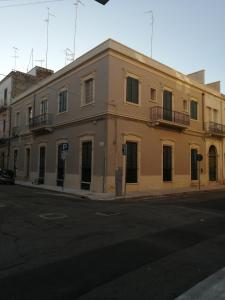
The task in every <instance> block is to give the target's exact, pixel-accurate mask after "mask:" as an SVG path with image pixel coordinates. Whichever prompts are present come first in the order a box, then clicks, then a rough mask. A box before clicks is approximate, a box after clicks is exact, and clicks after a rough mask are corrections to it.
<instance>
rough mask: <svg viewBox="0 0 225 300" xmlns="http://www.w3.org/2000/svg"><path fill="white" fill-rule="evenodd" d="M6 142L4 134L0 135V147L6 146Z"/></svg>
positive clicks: (6, 138)
mask: <svg viewBox="0 0 225 300" xmlns="http://www.w3.org/2000/svg"><path fill="white" fill-rule="evenodd" d="M7 141H8V137H7V136H6V134H5V133H2V134H1V135H0V145H4V144H6V143H7Z"/></svg>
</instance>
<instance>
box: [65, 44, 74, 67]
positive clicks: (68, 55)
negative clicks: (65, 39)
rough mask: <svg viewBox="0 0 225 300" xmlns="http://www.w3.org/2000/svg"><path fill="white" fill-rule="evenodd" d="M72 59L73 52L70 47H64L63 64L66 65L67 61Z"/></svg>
mask: <svg viewBox="0 0 225 300" xmlns="http://www.w3.org/2000/svg"><path fill="white" fill-rule="evenodd" d="M72 61H73V52H72V50H71V49H69V48H66V49H65V66H66V65H67V62H72Z"/></svg>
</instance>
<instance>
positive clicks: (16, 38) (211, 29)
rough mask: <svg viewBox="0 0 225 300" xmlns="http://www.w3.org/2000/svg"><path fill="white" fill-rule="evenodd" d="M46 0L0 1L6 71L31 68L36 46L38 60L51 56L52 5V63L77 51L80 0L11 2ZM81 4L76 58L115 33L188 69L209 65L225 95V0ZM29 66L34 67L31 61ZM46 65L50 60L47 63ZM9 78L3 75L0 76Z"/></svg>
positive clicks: (59, 64)
mask: <svg viewBox="0 0 225 300" xmlns="http://www.w3.org/2000/svg"><path fill="white" fill-rule="evenodd" d="M36 1H43V0H0V36H1V42H0V74H5V75H6V74H8V73H9V72H10V71H11V70H12V69H14V58H13V56H14V50H13V47H16V48H18V49H19V50H18V56H19V57H18V58H17V64H16V69H17V70H20V71H23V72H26V71H27V68H29V69H30V68H31V64H30V65H29V58H30V53H31V50H32V48H33V49H34V64H35V65H40V63H39V62H38V61H37V60H40V59H45V52H46V22H45V21H44V20H45V19H46V18H47V7H49V8H50V12H51V13H52V14H53V15H54V16H55V17H51V18H50V23H49V51H48V68H50V69H52V70H54V71H57V70H59V69H61V68H63V67H64V66H65V49H66V48H70V49H71V50H73V38H74V16H75V6H74V5H73V3H74V2H75V0H64V1H59V2H54V3H53V2H52V3H42V4H36V5H34V4H33V5H29V6H17V7H4V6H7V5H13V4H21V3H27V2H29V3H30V2H36ZM82 2H83V3H84V4H85V5H84V6H83V5H81V4H80V5H79V6H78V19H77V39H76V57H79V56H80V55H82V54H84V53H85V52H87V51H88V50H90V49H92V48H94V47H95V46H97V45H98V44H100V43H101V42H103V41H104V40H106V39H108V38H113V39H115V40H117V41H118V42H121V43H123V44H125V45H126V46H128V47H131V48H133V49H135V50H137V51H139V52H141V53H143V54H145V55H148V56H150V54H151V42H150V41H151V20H150V14H146V13H145V12H146V11H149V10H152V11H153V14H154V33H153V52H152V57H153V58H154V59H155V60H157V61H159V62H161V63H163V64H166V65H168V66H170V67H172V68H174V69H176V70H177V71H180V72H182V73H184V74H188V73H192V72H195V71H198V70H201V69H205V70H206V82H207V83H208V82H214V81H218V80H220V81H221V86H222V92H223V93H224V94H225V0H109V2H108V4H106V5H105V6H103V5H101V4H99V3H97V2H96V1H94V0H82ZM28 65H29V66H28ZM43 66H45V63H43ZM2 78H3V77H2V76H1V75H0V79H2Z"/></svg>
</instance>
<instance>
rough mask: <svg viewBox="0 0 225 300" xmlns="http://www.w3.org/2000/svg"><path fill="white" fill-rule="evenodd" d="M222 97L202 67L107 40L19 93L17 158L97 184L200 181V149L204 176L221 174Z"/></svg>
mask: <svg viewBox="0 0 225 300" xmlns="http://www.w3.org/2000/svg"><path fill="white" fill-rule="evenodd" d="M224 103H225V96H224V95H222V94H221V92H220V84H219V83H218V82H216V83H211V84H207V85H206V84H205V82H204V71H199V72H196V73H193V74H189V75H184V74H181V73H179V72H177V71H175V70H173V69H171V68H169V67H167V66H165V65H163V64H161V63H159V62H157V61H155V60H153V59H150V58H149V57H146V56H144V55H142V54H140V53H138V52H136V51H134V50H132V49H130V48H127V47H126V46H124V45H122V44H119V43H118V42H116V41H113V40H107V41H105V42H104V43H102V44H100V45H99V46H97V47H96V48H94V49H93V50H91V51H89V52H88V53H86V54H84V55H83V56H81V57H80V58H78V59H77V60H76V61H74V62H73V63H71V64H70V65H68V66H66V67H65V68H63V69H61V70H59V71H58V72H56V73H55V74H53V75H51V76H49V77H48V78H47V79H44V80H43V81H42V82H41V83H39V84H37V85H35V86H33V87H32V88H30V89H28V90H27V91H25V92H24V93H23V94H21V95H20V96H19V97H17V98H16V99H15V101H14V103H13V104H12V124H11V128H12V130H11V151H10V154H11V157H10V164H11V168H12V169H15V170H16V174H17V179H18V180H23V181H30V182H33V183H39V184H46V185H58V186H60V185H62V184H63V182H64V186H65V187H68V188H75V189H89V190H91V191H93V192H113V191H115V189H116V182H117V186H120V183H121V184H122V190H124V188H125V182H126V190H127V191H141V190H151V189H168V188H171V189H172V188H176V187H188V186H191V185H197V183H198V176H199V174H198V163H197V154H202V155H203V160H202V161H201V163H200V172H201V184H202V185H211V184H217V183H223V182H224V149H225V148H224V136H225V126H224V125H223V124H225V105H224ZM15 133H16V134H15ZM67 150H68V151H67ZM123 154H126V155H123ZM115 173H117V174H120V175H121V176H118V178H115Z"/></svg>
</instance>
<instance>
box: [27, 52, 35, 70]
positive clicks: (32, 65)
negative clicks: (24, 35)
mask: <svg viewBox="0 0 225 300" xmlns="http://www.w3.org/2000/svg"><path fill="white" fill-rule="evenodd" d="M30 64H31V69H33V67H34V49H33V48H32V49H31V53H30V58H29V63H28V66H27V72H28V71H29V67H30Z"/></svg>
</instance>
